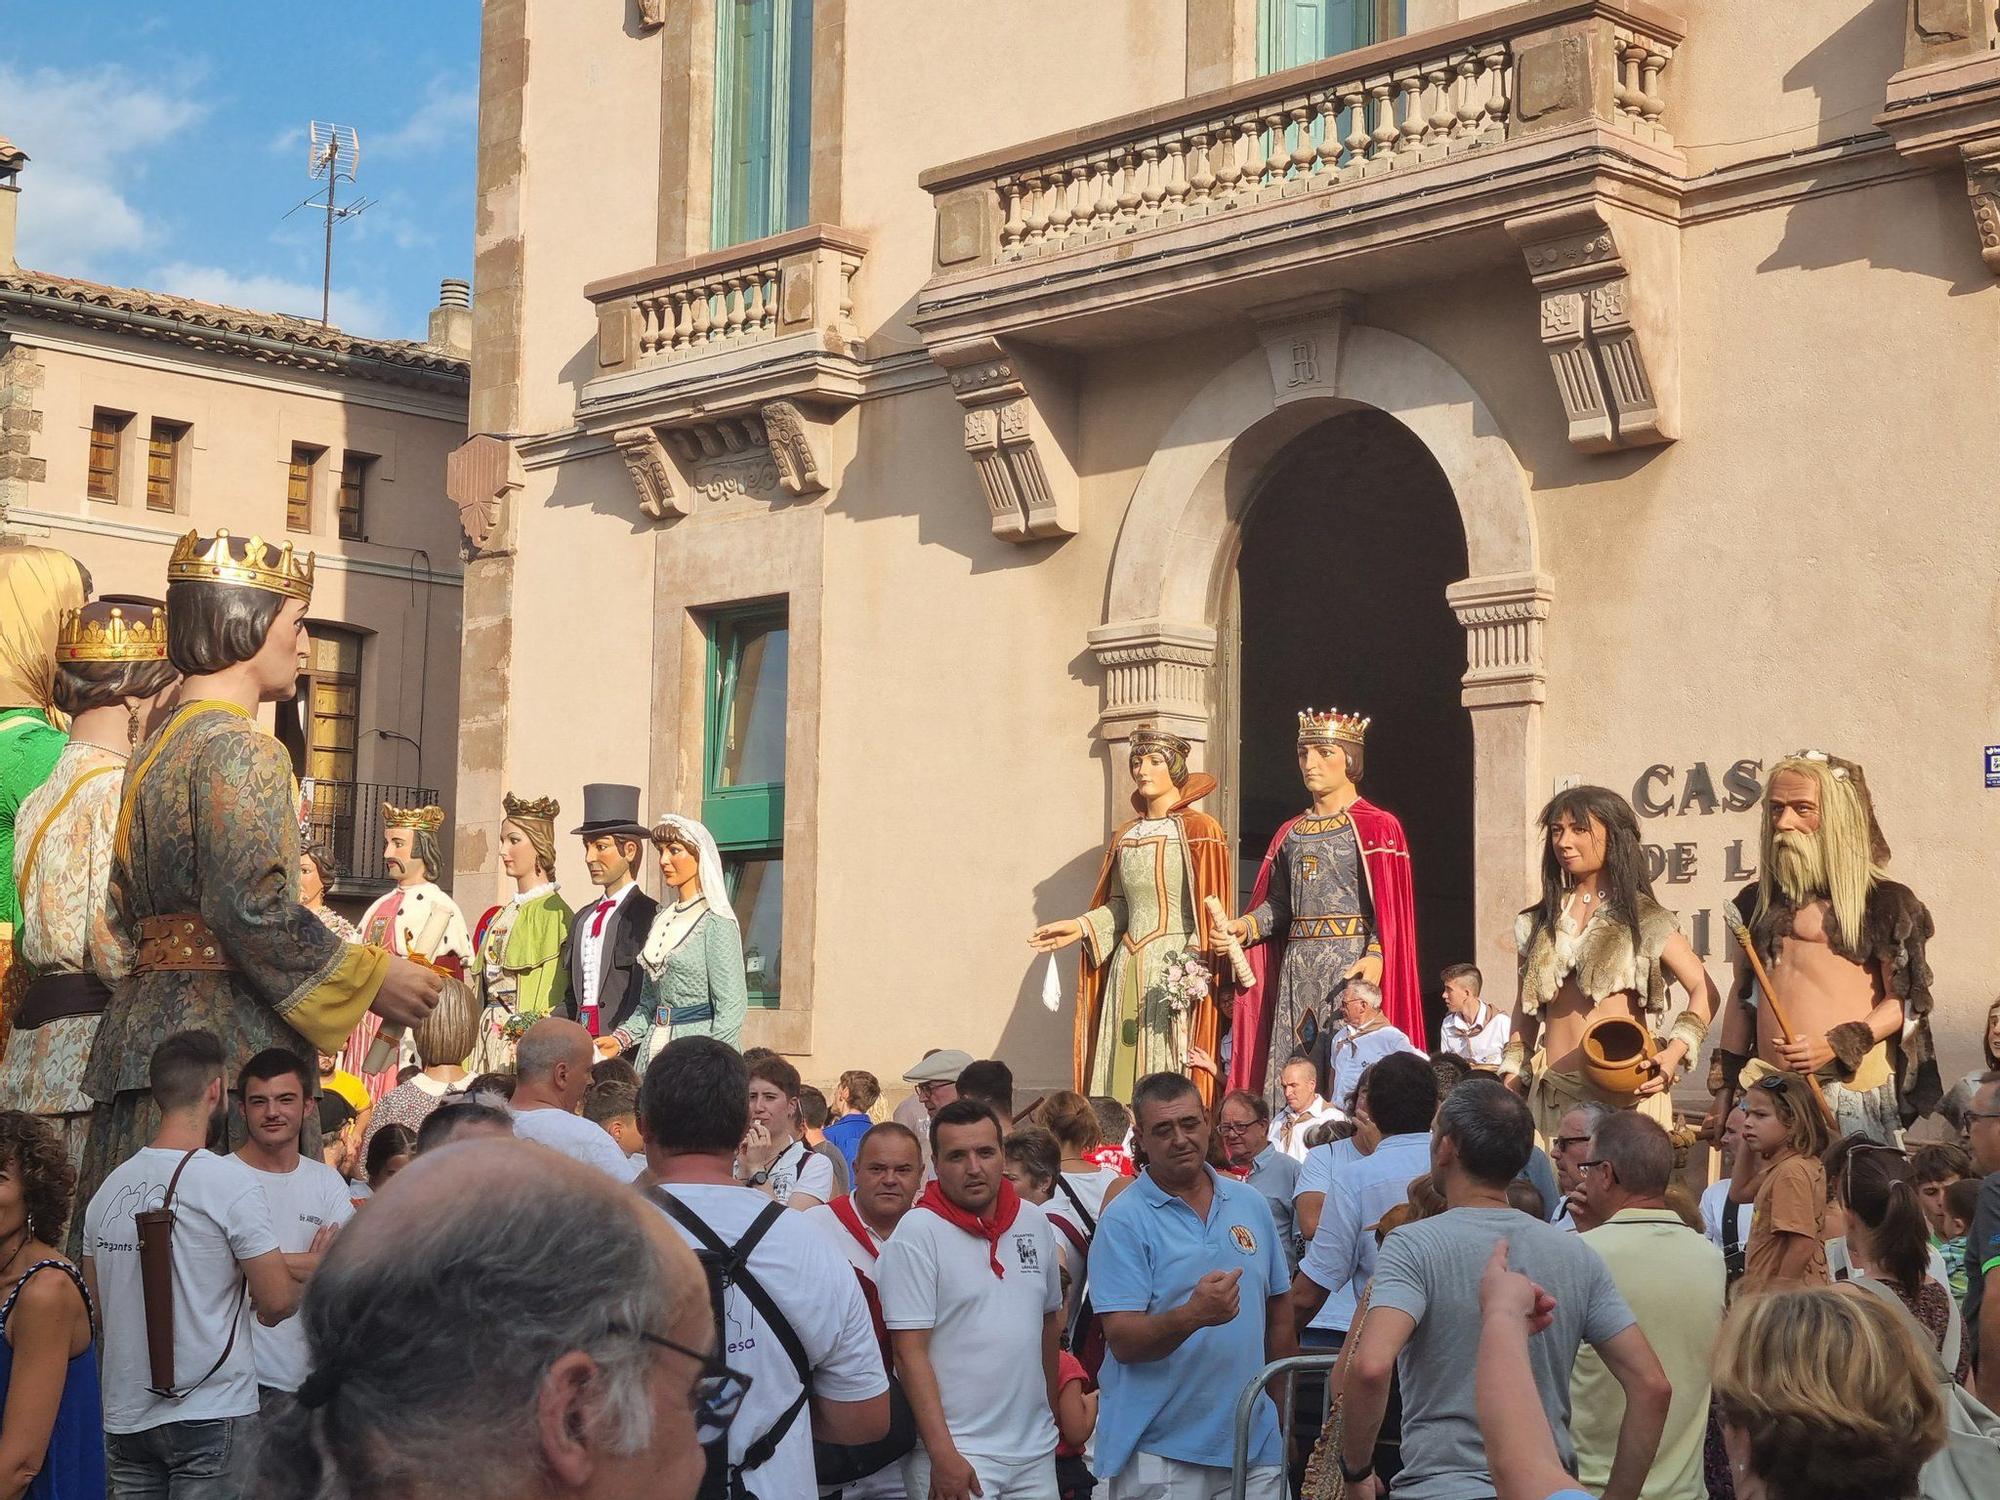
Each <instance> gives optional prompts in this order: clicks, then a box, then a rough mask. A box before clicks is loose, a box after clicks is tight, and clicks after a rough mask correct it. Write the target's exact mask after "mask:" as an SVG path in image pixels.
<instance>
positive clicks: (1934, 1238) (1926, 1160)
mask: <svg viewBox="0 0 2000 1500" xmlns="http://www.w3.org/2000/svg"><path fill="white" fill-rule="evenodd" d="M1972 1175H1973V1171H1972V1156H1971V1154H1970V1153H1969V1152H1967V1151H1966V1149H1965V1148H1964V1147H1963V1146H1961V1145H1959V1144H1958V1143H1957V1142H1956V1141H1933V1142H1931V1143H1930V1144H1929V1145H1926V1146H1915V1147H1912V1148H1911V1150H1910V1178H1911V1180H1912V1181H1913V1182H1915V1183H1916V1185H1917V1199H1918V1201H1919V1202H1921V1203H1922V1204H1923V1206H1924V1218H1925V1219H1926V1220H1927V1221H1928V1222H1929V1224H1930V1228H1931V1243H1932V1244H1933V1245H1935V1246H1937V1247H1938V1249H1940V1250H1942V1249H1943V1248H1944V1242H1945V1241H1946V1240H1947V1239H1949V1238H1951V1236H1949V1235H1948V1234H1946V1233H1945V1230H1944V1195H1945V1191H1946V1190H1947V1189H1948V1188H1950V1186H1951V1185H1952V1184H1953V1183H1954V1182H1959V1181H1962V1180H1963V1179H1965V1178H1967V1177H1971V1176H1972Z"/></svg>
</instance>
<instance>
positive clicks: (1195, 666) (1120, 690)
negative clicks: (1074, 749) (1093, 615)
mask: <svg viewBox="0 0 2000 1500" xmlns="http://www.w3.org/2000/svg"><path fill="white" fill-rule="evenodd" d="M1089 640H1090V651H1091V655H1093V656H1094V657H1096V658H1097V664H1098V665H1099V666H1100V667H1102V668H1103V669H1104V707H1103V710H1102V712H1101V713H1100V714H1099V715H1098V720H1097V732H1098V734H1099V736H1100V737H1102V738H1103V739H1104V740H1106V741H1108V742H1111V743H1114V744H1116V743H1120V742H1122V741H1124V740H1126V739H1129V738H1130V737H1131V734H1132V730H1133V728H1134V727H1135V726H1137V725H1139V724H1148V723H1150V724H1157V725H1159V726H1160V727H1161V728H1162V729H1167V730H1170V731H1172V732H1173V733H1175V734H1178V735H1180V736H1181V737H1182V738H1183V739H1186V740H1190V741H1193V742H1194V743H1196V744H1206V743H1207V742H1208V737H1209V720H1210V716H1211V712H1212V710H1211V709H1210V706H1209V705H1210V699H1211V697H1212V694H1211V693H1210V690H1209V674H1210V673H1211V671H1212V670H1213V669H1214V666H1215V650H1216V638H1215V631H1214V630H1213V629H1211V628H1210V627H1208V626H1206V625H1189V624H1177V623H1175V622H1172V621H1168V620H1121V621H1117V622H1115V623H1113V624H1109V625H1100V626H1097V627H1096V628H1095V629H1093V630H1092V631H1091V632H1090V636H1089Z"/></svg>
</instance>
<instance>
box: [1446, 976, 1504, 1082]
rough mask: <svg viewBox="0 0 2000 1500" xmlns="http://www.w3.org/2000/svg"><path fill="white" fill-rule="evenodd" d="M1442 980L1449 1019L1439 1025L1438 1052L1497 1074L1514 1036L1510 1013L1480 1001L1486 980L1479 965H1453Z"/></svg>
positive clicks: (1447, 1017)
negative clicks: (1501, 1060) (1510, 1040)
mask: <svg viewBox="0 0 2000 1500" xmlns="http://www.w3.org/2000/svg"><path fill="white" fill-rule="evenodd" d="M1439 978H1441V979H1442V980H1443V981H1444V1009H1445V1017H1444V1020H1443V1022H1442V1023H1441V1024H1440V1025H1439V1026H1438V1051H1440V1052H1446V1053H1449V1054H1451V1055H1452V1056H1453V1057H1462V1058H1464V1059H1465V1060H1466V1061H1467V1062H1469V1063H1471V1064H1472V1066H1473V1067H1475V1068H1481V1069H1484V1070H1485V1071H1486V1072H1489V1073H1491V1072H1495V1071H1497V1070H1498V1069H1499V1067H1500V1057H1501V1054H1502V1053H1504V1052H1505V1051H1506V1050H1507V1038H1508V1037H1509V1036H1511V1035H1512V1034H1513V1023H1512V1022H1510V1021H1509V1020H1508V1019H1507V1013H1506V1012H1505V1011H1503V1010H1495V1009H1494V1008H1493V1007H1492V1006H1490V1005H1488V1004H1487V1003H1486V1002H1485V1001H1484V1000H1482V999H1480V998H1479V990H1480V986H1481V983H1482V980H1481V979H1480V974H1479V970H1478V968H1477V967H1476V966H1474V965H1472V964H1453V965H1452V966H1451V967H1450V968H1448V969H1446V970H1445V971H1444V973H1443V974H1442V975H1440V976H1439Z"/></svg>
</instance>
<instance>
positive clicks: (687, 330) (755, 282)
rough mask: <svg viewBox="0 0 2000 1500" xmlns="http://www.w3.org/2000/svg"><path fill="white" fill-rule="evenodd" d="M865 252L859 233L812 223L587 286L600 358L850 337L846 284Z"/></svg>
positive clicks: (658, 360) (639, 362)
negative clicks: (814, 336)
mask: <svg viewBox="0 0 2000 1500" xmlns="http://www.w3.org/2000/svg"><path fill="white" fill-rule="evenodd" d="M864 254H865V247H864V245H863V243H862V241H861V240H860V239H858V238H856V237H855V236H852V235H849V234H847V233H846V232H845V231H844V230H840V229H836V228H834V227H833V226H831V225H825V224H814V225H808V226H807V227H806V228H804V229H797V230H792V231H790V232H788V233H785V234H779V235H772V236H770V237H769V238H766V239H761V240H752V241H750V242H749V243H748V244H743V245H732V246H730V247H728V248H727V249H723V250H716V251H711V252H709V253H707V254H704V255H696V256H691V257H689V258H688V259H686V260H682V261H675V262H672V263H670V264H668V265H661V266H654V267H651V268H650V269H648V270H645V271H639V272H635V273H633V274H630V275H626V276H617V277H612V278H609V279H608V280H604V281H598V282H593V283H592V284H590V285H589V286H587V287H585V288H584V295H585V296H586V297H587V298H589V299H590V301H591V302H592V303H593V304H595V305H596V307H597V316H598V340H597V343H598V364H599V366H600V367H601V368H602V369H604V370H607V371H622V370H636V369H644V368H647V367H651V366H657V365H668V364H675V363H679V362H682V361H685V360H690V359H696V358H700V357H702V356H704V355H710V354H718V353H723V352H726V351H729V350H734V349H738V348H742V347H745V346H749V345H753V344H761V343H769V342H772V341H775V340H777V339H780V338H790V337H792V336H793V335H796V334H800V333H808V332H813V331H815V330H817V331H820V332H822V333H823V334H824V335H825V340H826V342H827V344H828V347H834V346H841V345H847V344H851V343H854V342H856V341H857V340H858V339H859V334H858V333H857V332H856V330H855V328H854V323H853V299H852V294H851V290H850V285H849V284H850V283H851V282H852V280H853V278H854V274H855V272H857V271H858V270H860V268H861V261H862V257H863V255H864Z"/></svg>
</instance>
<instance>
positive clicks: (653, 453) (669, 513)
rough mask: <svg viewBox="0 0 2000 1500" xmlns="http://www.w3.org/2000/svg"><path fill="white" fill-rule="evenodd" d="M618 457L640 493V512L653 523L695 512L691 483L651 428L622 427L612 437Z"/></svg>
mask: <svg viewBox="0 0 2000 1500" xmlns="http://www.w3.org/2000/svg"><path fill="white" fill-rule="evenodd" d="M611 441H612V442H613V443H615V444H616V445H617V447H618V454H619V457H621V458H623V459H624V460H625V467H626V468H627V469H628V470H629V471H630V472H631V475H632V487H633V488H634V489H636V490H637V491H638V492H639V509H641V510H642V511H644V512H645V513H646V514H647V515H649V516H651V517H652V518H653V519H654V520H655V521H671V520H673V519H674V518H675V517H677V516H686V515H692V514H693V513H694V484H693V481H692V479H691V478H690V477H689V476H688V475H687V474H686V472H684V471H683V469H682V467H681V464H680V462H679V460H678V459H676V458H675V457H674V455H673V453H672V452H671V451H670V450H669V449H668V448H667V445H666V444H665V443H663V442H661V441H660V434H659V433H658V431H656V430H655V429H654V428H651V427H624V428H620V429H619V430H618V431H617V432H614V433H612V434H611Z"/></svg>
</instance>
